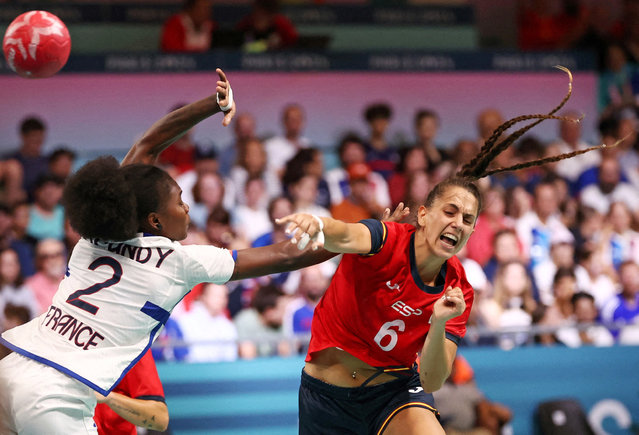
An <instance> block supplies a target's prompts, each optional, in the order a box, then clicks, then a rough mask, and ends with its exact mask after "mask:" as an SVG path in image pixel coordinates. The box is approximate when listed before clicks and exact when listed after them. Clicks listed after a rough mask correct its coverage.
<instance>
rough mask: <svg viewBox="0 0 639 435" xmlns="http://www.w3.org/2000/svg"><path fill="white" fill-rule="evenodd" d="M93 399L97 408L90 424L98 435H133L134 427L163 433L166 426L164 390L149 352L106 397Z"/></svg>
mask: <svg viewBox="0 0 639 435" xmlns="http://www.w3.org/2000/svg"><path fill="white" fill-rule="evenodd" d="M95 395H96V397H97V399H98V404H97V406H96V407H95V413H94V416H93V420H94V421H95V424H96V426H97V429H98V435H111V434H121V435H126V434H129V435H135V434H137V433H138V431H137V429H136V426H140V427H143V428H144V429H147V430H148V429H151V430H157V431H164V430H166V428H167V426H168V424H169V411H168V408H167V407H166V403H165V401H164V388H162V382H160V377H159V375H158V371H157V368H156V366H155V361H154V360H153V355H152V354H151V351H150V350H149V351H147V352H146V353H145V354H144V356H142V358H141V359H140V360H139V361H138V362H137V363H136V364H135V365H134V366H133V367H132V368H131V370H129V371H128V372H127V373H126V375H124V377H123V378H122V380H120V382H119V383H118V385H117V386H116V387H115V388H114V389H113V390H112V391H111V392H110V393H109V395H108V396H106V397H105V396H103V395H101V394H99V393H95Z"/></svg>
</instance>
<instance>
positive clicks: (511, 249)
mask: <svg viewBox="0 0 639 435" xmlns="http://www.w3.org/2000/svg"><path fill="white" fill-rule="evenodd" d="M492 252H493V255H492V257H491V258H490V260H488V262H487V263H486V265H485V266H484V272H485V273H486V277H487V278H488V280H489V281H491V282H494V280H495V275H496V274H497V270H498V269H499V268H500V267H501V266H503V265H504V264H506V263H508V262H510V261H522V262H523V261H525V258H524V256H523V255H522V253H521V247H520V243H519V239H518V238H517V233H516V232H515V230H514V229H510V228H504V229H502V230H499V231H497V232H496V233H495V236H494V237H493V242H492Z"/></svg>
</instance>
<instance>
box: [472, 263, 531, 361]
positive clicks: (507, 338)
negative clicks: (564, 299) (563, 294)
mask: <svg viewBox="0 0 639 435" xmlns="http://www.w3.org/2000/svg"><path fill="white" fill-rule="evenodd" d="M482 302H483V303H482V305H481V306H480V307H479V310H480V311H481V315H482V317H483V319H484V322H485V324H486V325H487V326H488V327H490V328H492V329H493V330H499V329H501V328H525V327H528V326H530V325H531V324H532V313H533V312H534V311H535V309H536V308H537V303H536V302H535V299H534V298H533V291H532V283H531V281H530V278H529V277H528V273H527V272H526V267H525V266H524V264H523V263H520V262H517V261H511V262H509V263H506V264H504V265H502V266H501V267H500V268H499V269H498V270H497V276H496V277H495V285H494V293H493V297H492V298H485V299H483V301H482ZM527 341H528V334H527V333H526V332H515V333H512V332H511V333H504V334H500V335H499V338H498V343H499V346H500V347H502V348H503V349H510V348H512V347H513V346H521V345H523V344H526V343H527Z"/></svg>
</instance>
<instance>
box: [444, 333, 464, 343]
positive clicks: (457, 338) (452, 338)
mask: <svg viewBox="0 0 639 435" xmlns="http://www.w3.org/2000/svg"><path fill="white" fill-rule="evenodd" d="M446 338H447V339H449V340H450V341H452V342H453V343H455V344H456V345H457V346H459V342H460V341H461V337H460V336H458V335H455V334H451V333H450V332H448V331H446Z"/></svg>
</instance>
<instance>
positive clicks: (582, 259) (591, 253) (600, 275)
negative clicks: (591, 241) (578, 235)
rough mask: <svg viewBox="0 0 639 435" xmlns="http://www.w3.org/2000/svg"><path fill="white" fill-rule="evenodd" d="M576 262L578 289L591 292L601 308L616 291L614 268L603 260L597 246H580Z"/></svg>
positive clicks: (596, 303)
mask: <svg viewBox="0 0 639 435" xmlns="http://www.w3.org/2000/svg"><path fill="white" fill-rule="evenodd" d="M577 262H578V265H577V266H576V267H575V276H576V278H577V283H578V286H579V289H580V290H582V291H585V292H586V293H589V294H591V295H592V296H593V297H594V299H595V305H596V306H597V308H598V309H601V308H602V307H603V306H604V304H605V303H606V302H608V301H609V300H610V299H611V298H612V297H614V296H615V294H616V293H617V289H616V285H615V280H616V274H615V272H614V270H613V269H612V267H610V264H607V263H606V262H605V261H603V255H602V253H601V250H600V249H599V248H598V247H589V246H586V245H584V246H582V247H581V248H580V249H578V250H577Z"/></svg>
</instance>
